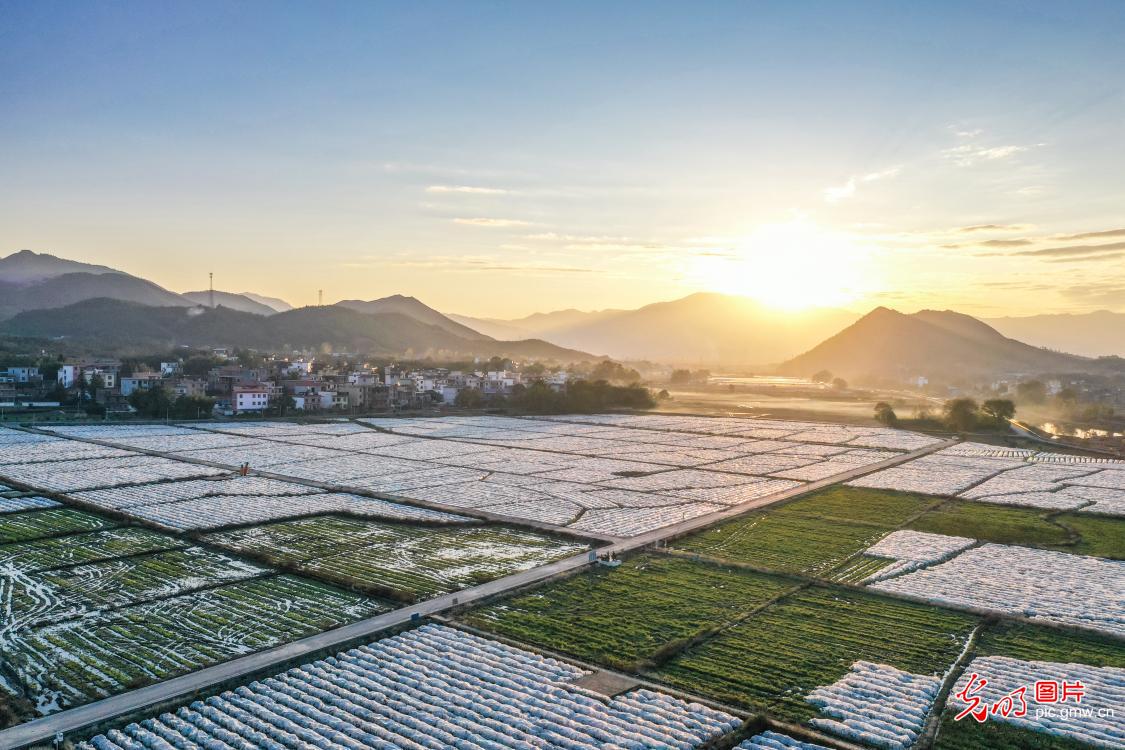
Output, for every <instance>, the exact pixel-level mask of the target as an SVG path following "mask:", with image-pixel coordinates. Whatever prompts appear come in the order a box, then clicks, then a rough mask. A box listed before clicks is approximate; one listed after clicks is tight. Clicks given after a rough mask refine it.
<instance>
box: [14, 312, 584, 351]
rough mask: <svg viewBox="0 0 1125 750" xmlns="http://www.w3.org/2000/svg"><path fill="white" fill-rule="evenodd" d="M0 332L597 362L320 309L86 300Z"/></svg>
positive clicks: (115, 342) (157, 343) (22, 319)
mask: <svg viewBox="0 0 1125 750" xmlns="http://www.w3.org/2000/svg"><path fill="white" fill-rule="evenodd" d="M0 334H3V335H8V336H18V337H24V338H34V339H54V340H60V339H61V340H71V341H74V342H76V343H79V344H81V345H82V346H83V347H85V348H96V349H98V350H99V351H101V352H102V353H104V354H115V355H124V354H140V353H146V352H147V353H152V352H155V351H160V350H163V349H170V348H174V347H179V346H228V347H251V348H256V349H262V350H266V351H285V350H288V349H300V350H308V349H321V348H323V347H330V348H331V349H332V350H334V351H350V352H358V353H364V354H374V355H382V356H401V357H407V358H425V357H435V358H445V359H459V358H471V357H474V356H484V357H491V356H496V355H499V356H511V357H519V358H533V359H548V360H558V361H560V362H564V363H567V362H577V361H591V360H595V359H597V358H596V357H594V356H592V355H589V354H586V353H585V352H580V351H575V350H571V349H565V348H563V347H559V346H555V345H554V344H550V343H547V342H545V341H538V340H534V339H532V340H527V341H495V340H493V339H489V338H486V337H481V336H480V335H479V334H477V337H476V338H473V339H467V338H464V337H461V336H457V335H455V334H453V333H451V332H449V331H447V330H445V329H444V328H442V327H441V326H437V325H430V324H427V323H423V322H421V321H419V320H416V319H414V318H412V317H409V316H407V315H403V314H401V313H395V312H384V313H375V314H367V313H361V312H358V311H355V310H351V309H349V308H347V307H340V306H337V305H326V306H323V307H302V308H299V309H296V310H289V311H286V312H281V313H275V314H273V315H268V316H267V315H256V314H254V313H248V312H242V311H239V310H232V309H229V308H227V307H222V306H219V307H215V308H210V307H199V306H196V307H191V308H186V309H185V308H182V307H171V306H162V307H152V306H146V305H139V304H136V303H133V302H123V301H121V300H114V299H90V300H84V301H82V302H78V303H76V304H73V305H70V306H67V307H61V308H55V309H47V310H29V311H26V312H21V313H19V314H18V315H16V316H15V317H13V318H11V319H10V320H7V321H4V322H3V323H0Z"/></svg>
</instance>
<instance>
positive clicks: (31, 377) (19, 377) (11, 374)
mask: <svg viewBox="0 0 1125 750" xmlns="http://www.w3.org/2000/svg"><path fill="white" fill-rule="evenodd" d="M0 377H8V378H11V379H12V382H13V383H16V384H18V385H30V384H31V383H34V382H36V381H39V380H42V379H43V377H42V376H41V375H40V374H39V368H38V367H0Z"/></svg>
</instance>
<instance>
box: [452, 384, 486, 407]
mask: <svg viewBox="0 0 1125 750" xmlns="http://www.w3.org/2000/svg"><path fill="white" fill-rule="evenodd" d="M453 403H454V405H456V406H461V407H464V408H466V409H479V408H480V406H481V405H482V404H483V403H484V394H483V393H481V392H480V389H479V388H462V389H461V390H459V391H457V397H456V398H455V399H453Z"/></svg>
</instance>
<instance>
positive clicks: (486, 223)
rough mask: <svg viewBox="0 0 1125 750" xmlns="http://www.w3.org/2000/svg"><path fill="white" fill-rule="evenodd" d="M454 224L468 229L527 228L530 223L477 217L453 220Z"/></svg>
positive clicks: (518, 220)
mask: <svg viewBox="0 0 1125 750" xmlns="http://www.w3.org/2000/svg"><path fill="white" fill-rule="evenodd" d="M453 223H454V224H464V225H466V226H470V227H494V228H495V227H529V226H531V225H532V224H531V222H530V221H522V220H520V219H492V218H484V217H477V218H472V219H454V220H453Z"/></svg>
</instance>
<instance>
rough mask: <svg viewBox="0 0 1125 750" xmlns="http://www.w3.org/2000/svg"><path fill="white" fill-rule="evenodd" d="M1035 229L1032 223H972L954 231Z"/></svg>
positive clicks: (1019, 230) (1025, 230) (963, 232)
mask: <svg viewBox="0 0 1125 750" xmlns="http://www.w3.org/2000/svg"><path fill="white" fill-rule="evenodd" d="M1032 229H1035V225H1034V224H973V225H971V226H967V227H957V228H956V229H954V230H953V231H954V232H958V233H960V234H971V233H973V232H1028V231H1031V230H1032Z"/></svg>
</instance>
